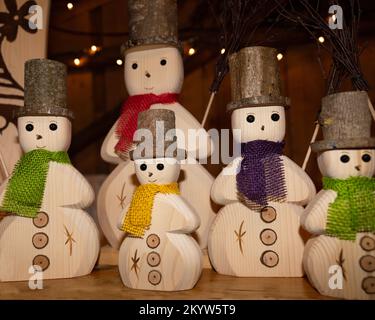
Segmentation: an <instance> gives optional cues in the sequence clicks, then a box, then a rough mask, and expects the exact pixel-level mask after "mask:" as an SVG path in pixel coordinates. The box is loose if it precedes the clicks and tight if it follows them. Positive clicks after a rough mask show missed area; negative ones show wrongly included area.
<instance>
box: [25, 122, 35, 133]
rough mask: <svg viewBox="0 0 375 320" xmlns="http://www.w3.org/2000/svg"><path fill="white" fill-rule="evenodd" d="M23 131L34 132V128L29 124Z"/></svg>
mask: <svg viewBox="0 0 375 320" xmlns="http://www.w3.org/2000/svg"><path fill="white" fill-rule="evenodd" d="M25 129H26V131H29V132H31V131H33V130H34V126H33V125H32V124H31V123H29V124H27V125H26V127H25Z"/></svg>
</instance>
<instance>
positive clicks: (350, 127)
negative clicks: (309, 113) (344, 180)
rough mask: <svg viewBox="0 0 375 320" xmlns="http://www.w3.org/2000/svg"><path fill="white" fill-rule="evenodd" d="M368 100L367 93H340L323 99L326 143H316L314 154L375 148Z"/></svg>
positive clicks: (322, 116)
mask: <svg viewBox="0 0 375 320" xmlns="http://www.w3.org/2000/svg"><path fill="white" fill-rule="evenodd" d="M368 99H369V97H368V94H367V92H366V91H349V92H340V93H335V94H331V95H328V96H326V97H324V98H323V99H322V111H321V113H320V116H319V124H320V126H321V128H322V131H323V137H324V139H323V140H321V141H317V142H315V143H313V144H312V145H311V148H312V150H313V151H315V152H322V151H326V150H334V149H373V148H375V137H371V124H372V118H371V112H370V109H369V105H368V103H369V102H368Z"/></svg>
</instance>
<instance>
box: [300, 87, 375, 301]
mask: <svg viewBox="0 0 375 320" xmlns="http://www.w3.org/2000/svg"><path fill="white" fill-rule="evenodd" d="M319 122H320V125H321V126H322V128H323V136H324V140H322V141H318V142H316V143H314V144H313V145H312V149H313V150H314V151H316V152H318V164H319V169H320V171H321V173H322V174H323V190H321V191H320V192H319V193H318V194H317V195H316V197H315V198H314V199H313V200H312V201H311V203H310V204H309V205H308V206H307V208H306V210H305V214H304V215H303V218H302V225H303V227H304V228H305V229H306V230H307V231H309V232H310V233H312V234H314V235H316V237H314V238H312V239H311V240H309V241H308V243H307V245H306V249H305V254H304V268H305V270H306V273H307V275H308V278H309V280H310V282H311V283H312V285H313V286H315V287H316V289H317V290H318V291H319V292H320V293H321V294H323V295H327V296H332V297H337V298H345V299H375V179H374V178H373V176H374V174H375V138H373V137H371V122H372V120H371V114H370V111H369V108H368V95H367V92H365V91H352V92H341V93H336V94H332V95H329V96H327V97H325V98H323V100H322V112H321V114H320V119H319Z"/></svg>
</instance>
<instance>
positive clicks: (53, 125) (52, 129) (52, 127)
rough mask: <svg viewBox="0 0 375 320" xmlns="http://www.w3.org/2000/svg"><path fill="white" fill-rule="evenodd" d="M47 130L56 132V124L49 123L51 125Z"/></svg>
mask: <svg viewBox="0 0 375 320" xmlns="http://www.w3.org/2000/svg"><path fill="white" fill-rule="evenodd" d="M49 129H50V130H51V131H56V130H57V124H56V123H51V124H50V125H49Z"/></svg>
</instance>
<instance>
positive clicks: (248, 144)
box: [208, 47, 315, 277]
mask: <svg viewBox="0 0 375 320" xmlns="http://www.w3.org/2000/svg"><path fill="white" fill-rule="evenodd" d="M276 55H277V52H276V50H275V49H273V48H267V47H248V48H244V49H242V50H240V51H239V52H238V53H235V54H233V55H232V56H231V57H230V60H229V63H230V74H231V81H232V97H233V99H234V101H233V102H231V103H230V104H229V105H228V111H229V112H231V118H232V128H233V129H239V130H240V132H241V138H240V141H237V142H241V157H238V158H235V159H234V160H233V162H232V163H231V164H230V165H229V166H228V167H227V168H225V169H224V170H223V171H222V172H221V173H220V175H219V176H218V177H217V179H216V180H215V182H214V184H213V186H212V190H211V196H212V199H213V200H214V201H215V202H216V203H219V204H221V205H224V206H225V207H224V208H223V209H221V210H220V211H219V213H218V215H217V218H216V220H215V221H214V223H213V225H212V227H211V232H210V236H209V244H208V249H209V256H210V259H211V262H212V264H213V267H214V268H215V269H216V271H217V272H219V273H221V274H226V275H234V276H240V277H300V276H302V275H303V269H302V256H303V249H304V241H303V239H302V237H301V235H300V215H301V213H302V212H303V207H302V206H303V205H305V204H307V203H308V202H309V200H310V199H311V198H312V197H313V196H314V194H315V187H314V185H313V183H312V181H311V180H310V178H309V177H308V176H307V175H306V173H305V172H304V171H303V170H302V169H301V168H300V167H298V166H297V165H296V164H295V163H294V162H293V161H291V160H290V159H289V158H288V157H286V156H284V155H282V150H283V146H284V143H283V140H284V136H285V106H287V105H288V98H286V97H283V96H281V94H280V77H279V70H278V65H277V59H276Z"/></svg>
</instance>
